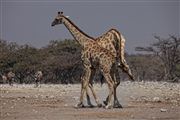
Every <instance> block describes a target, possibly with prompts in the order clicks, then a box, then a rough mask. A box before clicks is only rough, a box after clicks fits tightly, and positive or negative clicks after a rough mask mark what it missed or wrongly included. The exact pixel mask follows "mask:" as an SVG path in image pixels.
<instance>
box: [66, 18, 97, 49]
mask: <svg viewBox="0 0 180 120" xmlns="http://www.w3.org/2000/svg"><path fill="white" fill-rule="evenodd" d="M64 25H65V26H66V28H67V29H68V30H69V31H70V33H71V34H72V36H73V37H74V39H75V40H77V41H78V43H79V44H80V45H81V46H83V47H84V45H85V43H86V42H87V41H89V40H93V39H94V38H92V37H90V36H88V35H87V34H86V33H84V32H83V31H81V30H80V29H79V28H78V27H77V26H76V25H75V24H74V23H73V22H72V21H71V20H69V19H68V18H64Z"/></svg>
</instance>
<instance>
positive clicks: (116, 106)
mask: <svg viewBox="0 0 180 120" xmlns="http://www.w3.org/2000/svg"><path fill="white" fill-rule="evenodd" d="M113 108H123V107H122V105H121V104H114V105H113Z"/></svg>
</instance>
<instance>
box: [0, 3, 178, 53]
mask: <svg viewBox="0 0 180 120" xmlns="http://www.w3.org/2000/svg"><path fill="white" fill-rule="evenodd" d="M0 1H1V2H0V28H1V30H0V38H1V39H3V40H7V41H10V42H17V43H18V44H21V45H22V44H29V45H32V46H35V47H38V48H40V47H43V46H46V45H47V44H48V43H49V41H50V40H57V39H65V38H67V39H69V38H72V36H71V34H70V33H69V31H68V30H67V29H66V28H65V27H64V25H58V26H55V27H54V28H53V27H51V22H52V21H53V19H54V17H55V16H56V14H57V12H58V11H63V12H64V14H65V15H67V16H70V19H71V20H72V21H73V22H74V23H75V24H76V25H77V26H78V27H79V28H80V29H81V30H83V31H84V32H86V33H87V34H88V35H90V36H92V37H98V36H100V35H102V34H103V33H105V32H106V31H108V30H109V29H111V28H115V29H117V30H119V31H120V32H121V33H122V34H123V35H124V36H125V38H126V51H127V52H128V53H135V50H134V49H135V47H137V46H148V45H149V44H151V43H153V42H154V41H155V40H154V38H153V35H154V34H156V35H159V36H161V37H163V38H167V37H168V35H169V34H172V35H176V36H180V0H119V1H118V0H112V1H110V0H109V1H108V0H97V1H96V0H74V1H73V0H0Z"/></svg>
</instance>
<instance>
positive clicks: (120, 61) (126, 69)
mask: <svg viewBox="0 0 180 120" xmlns="http://www.w3.org/2000/svg"><path fill="white" fill-rule="evenodd" d="M116 37H117V40H118V41H117V42H118V47H117V48H118V50H117V57H118V58H119V59H118V66H119V67H120V68H121V69H122V70H123V71H124V72H125V73H127V74H128V76H129V77H130V79H131V80H134V77H133V75H132V72H131V69H130V68H129V65H128V64H127V62H126V60H125V56H124V53H125V41H126V39H125V37H124V36H123V35H122V34H121V33H120V32H118V31H117V34H116Z"/></svg>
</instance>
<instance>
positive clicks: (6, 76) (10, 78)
mask: <svg viewBox="0 0 180 120" xmlns="http://www.w3.org/2000/svg"><path fill="white" fill-rule="evenodd" d="M1 77H2V79H3V81H8V84H9V85H10V86H13V81H14V77H15V73H13V72H12V71H9V72H8V73H7V74H4V75H2V76H1Z"/></svg>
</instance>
